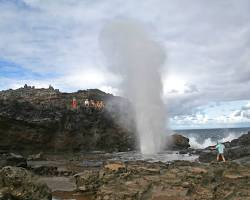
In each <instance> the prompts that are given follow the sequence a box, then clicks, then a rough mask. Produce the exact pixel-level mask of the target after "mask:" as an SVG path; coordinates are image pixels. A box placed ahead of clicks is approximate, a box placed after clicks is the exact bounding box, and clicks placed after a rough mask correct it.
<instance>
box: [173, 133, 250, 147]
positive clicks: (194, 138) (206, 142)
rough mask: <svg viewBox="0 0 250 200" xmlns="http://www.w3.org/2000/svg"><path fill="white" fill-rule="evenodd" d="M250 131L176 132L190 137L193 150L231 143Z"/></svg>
mask: <svg viewBox="0 0 250 200" xmlns="http://www.w3.org/2000/svg"><path fill="white" fill-rule="evenodd" d="M248 131H250V128H218V129H192V130H191V129H190V130H175V131H174V132H175V133H178V134H181V135H183V136H185V137H188V138H189V143H190V145H191V147H192V148H194V149H200V148H206V147H208V146H212V145H215V144H216V142H217V141H219V142H228V141H229V142H230V141H232V140H233V139H236V138H238V137H240V136H241V135H243V134H246V133H248Z"/></svg>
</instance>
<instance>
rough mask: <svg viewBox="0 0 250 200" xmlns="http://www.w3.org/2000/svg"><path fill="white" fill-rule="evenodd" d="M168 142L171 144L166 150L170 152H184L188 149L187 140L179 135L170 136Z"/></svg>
mask: <svg viewBox="0 0 250 200" xmlns="http://www.w3.org/2000/svg"><path fill="white" fill-rule="evenodd" d="M170 141H172V142H171V143H170V144H169V145H168V148H169V149H171V150H184V149H188V148H189V147H190V144H189V139H188V138H186V137H184V136H182V135H179V134H174V135H171V138H170Z"/></svg>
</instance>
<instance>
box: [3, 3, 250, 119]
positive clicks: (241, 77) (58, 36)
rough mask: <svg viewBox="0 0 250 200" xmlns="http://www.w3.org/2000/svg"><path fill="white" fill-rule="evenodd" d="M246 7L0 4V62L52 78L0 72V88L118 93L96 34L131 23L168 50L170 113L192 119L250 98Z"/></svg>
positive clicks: (166, 81) (249, 31)
mask: <svg viewBox="0 0 250 200" xmlns="http://www.w3.org/2000/svg"><path fill="white" fill-rule="evenodd" d="M249 7H250V1H248V0H240V1H237V2H236V1H234V0H222V1H216V0H211V1H199V0H190V1H182V0H175V1H171V0H145V1H133V0H127V1H122V0H110V1H99V0H96V1H78V0H70V1H68V0H53V1H50V0H19V1H16V0H3V1H0V61H1V60H7V61H11V62H14V63H17V64H18V65H21V66H22V67H24V68H26V69H28V70H30V71H31V72H38V73H40V74H46V73H52V74H55V77H54V78H46V77H45V78H35V77H33V78H29V79H27V78H26V77H19V78H17V77H14V78H13V77H8V75H3V74H1V71H0V79H1V80H0V88H1V89H5V88H9V87H17V86H19V85H23V84H24V83H25V82H27V83H28V84H31V85H34V84H35V85H37V86H47V85H49V84H53V85H54V86H55V87H58V88H60V89H61V90H66V91H72V90H77V89H82V88H94V87H98V88H102V89H105V90H106V91H109V92H112V91H113V92H115V93H118V94H119V77H114V76H113V75H112V74H110V73H109V72H108V68H107V65H106V63H105V61H104V59H103V57H102V54H101V52H100V49H99V44H98V36H99V33H100V30H101V28H102V27H103V26H104V25H105V24H106V23H109V22H110V21H111V20H114V19H120V18H129V19H132V20H133V19H135V20H138V21H141V22H142V23H144V24H145V26H146V28H147V29H148V31H149V32H150V33H151V35H152V37H153V38H154V39H155V40H156V41H158V42H160V43H161V44H162V45H163V46H164V47H165V49H166V52H167V62H166V64H165V66H164V69H163V71H164V73H163V77H165V78H164V94H165V96H164V98H165V100H166V103H167V105H168V111H169V113H170V115H171V116H175V115H188V114H191V113H193V112H195V109H197V107H199V106H201V105H205V104H207V103H209V102H210V101H235V100H243V99H250V93H249V88H250V50H249V46H250V39H249V35H250V14H249ZM0 70H1V65H0ZM166 77H167V78H168V79H167V78H166ZM241 112H243V111H241ZM243 115H244V116H245V118H247V117H249V115H248V112H247V111H245V112H244V114H243ZM186 120H187V121H188V119H186ZM197 120H198V121H197V123H209V121H206V120H207V119H206V118H204V117H201V118H199V119H197ZM232 120H239V119H238V118H237V117H236V116H235V117H234V118H233V119H232ZM218 121H221V122H222V121H224V122H225V123H226V122H227V121H230V120H229V119H227V118H226V119H224V118H223V117H221V118H219V119H218ZM239 121H240V120H239Z"/></svg>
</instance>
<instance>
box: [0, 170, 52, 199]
mask: <svg viewBox="0 0 250 200" xmlns="http://www.w3.org/2000/svg"><path fill="white" fill-rule="evenodd" d="M0 188H1V189H0V199H1V200H7V199H9V200H28V199H29V200H51V199H52V195H51V191H50V189H49V188H48V186H47V185H45V184H42V183H39V182H38V181H36V179H35V178H34V177H33V176H32V174H31V173H30V172H28V171H27V170H25V169H24V168H19V167H10V166H7V167H4V168H2V169H1V170H0Z"/></svg>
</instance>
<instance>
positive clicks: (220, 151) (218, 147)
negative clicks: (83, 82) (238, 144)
mask: <svg viewBox="0 0 250 200" xmlns="http://www.w3.org/2000/svg"><path fill="white" fill-rule="evenodd" d="M213 149H216V150H217V161H220V156H221V158H222V160H223V162H226V159H225V157H224V149H225V145H224V144H221V143H220V142H217V145H216V146H215V147H214V148H213Z"/></svg>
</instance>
